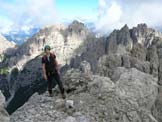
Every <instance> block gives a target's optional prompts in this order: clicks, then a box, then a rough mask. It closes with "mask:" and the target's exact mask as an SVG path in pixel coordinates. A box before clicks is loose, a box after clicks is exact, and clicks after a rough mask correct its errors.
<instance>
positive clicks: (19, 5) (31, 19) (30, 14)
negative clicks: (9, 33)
mask: <svg viewBox="0 0 162 122" xmlns="http://www.w3.org/2000/svg"><path fill="white" fill-rule="evenodd" d="M0 8H1V9H0V13H5V17H6V18H8V20H10V21H12V23H13V24H14V25H13V26H14V27H18V28H20V27H21V26H23V25H37V26H44V25H46V24H54V23H55V22H56V21H57V14H56V13H57V12H56V9H55V2H54V0H41V1H40V0H23V1H22V0H14V2H6V1H4V0H0ZM1 21H2V20H1ZM4 21H5V20H4ZM6 24H7V23H6Z"/></svg>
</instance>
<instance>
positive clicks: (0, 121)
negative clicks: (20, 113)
mask: <svg viewBox="0 0 162 122" xmlns="http://www.w3.org/2000/svg"><path fill="white" fill-rule="evenodd" d="M4 105H5V97H4V96H3V94H2V93H1V91H0V122H9V120H10V118H9V115H8V113H7V112H6V110H5V108H4Z"/></svg>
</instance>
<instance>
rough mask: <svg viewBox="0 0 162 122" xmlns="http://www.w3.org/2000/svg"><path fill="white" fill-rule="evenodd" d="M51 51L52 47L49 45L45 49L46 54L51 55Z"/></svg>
mask: <svg viewBox="0 0 162 122" xmlns="http://www.w3.org/2000/svg"><path fill="white" fill-rule="evenodd" d="M50 50H51V47H50V46H49V45H46V46H45V47H44V52H46V53H50Z"/></svg>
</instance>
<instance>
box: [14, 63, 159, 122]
mask: <svg viewBox="0 0 162 122" xmlns="http://www.w3.org/2000/svg"><path fill="white" fill-rule="evenodd" d="M84 68H85V69H86V70H84V71H83V70H81V69H71V70H69V71H67V73H66V74H65V75H64V77H63V81H64V85H65V88H66V90H67V91H68V90H69V91H68V94H67V99H66V100H62V99H60V94H57V93H55V96H54V97H53V98H50V97H48V94H47V93H45V94H42V95H38V94H35V95H33V96H32V97H31V98H30V100H29V101H28V102H27V103H25V105H23V106H22V107H21V108H19V109H18V110H17V111H16V112H14V113H13V114H12V115H11V122H21V121H22V120H23V121H24V122H28V121H38V122H41V121H48V122H59V121H62V122H69V121H70V122H71V121H72V122H92V121H93V122H101V121H113V122H137V121H139V122H157V120H156V119H155V118H154V117H153V116H152V113H151V108H152V106H153V105H154V102H155V100H156V97H157V94H158V88H157V87H158V85H157V81H158V80H157V78H154V77H153V76H151V75H149V74H145V73H142V72H140V71H138V70H136V69H134V68H131V69H125V68H120V71H121V72H120V74H119V76H118V77H119V78H118V79H116V82H115V83H114V82H113V81H112V80H111V79H110V78H109V77H103V76H99V75H93V74H91V78H89V77H87V75H86V74H85V73H84V72H87V71H88V69H89V66H88V65H84ZM117 70H119V69H118V68H117Z"/></svg>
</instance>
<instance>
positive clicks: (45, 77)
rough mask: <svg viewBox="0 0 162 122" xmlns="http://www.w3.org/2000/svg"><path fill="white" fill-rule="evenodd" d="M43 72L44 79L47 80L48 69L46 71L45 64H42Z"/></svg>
mask: <svg viewBox="0 0 162 122" xmlns="http://www.w3.org/2000/svg"><path fill="white" fill-rule="evenodd" d="M42 70H43V77H44V79H45V80H47V75H46V69H45V63H43V64H42Z"/></svg>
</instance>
